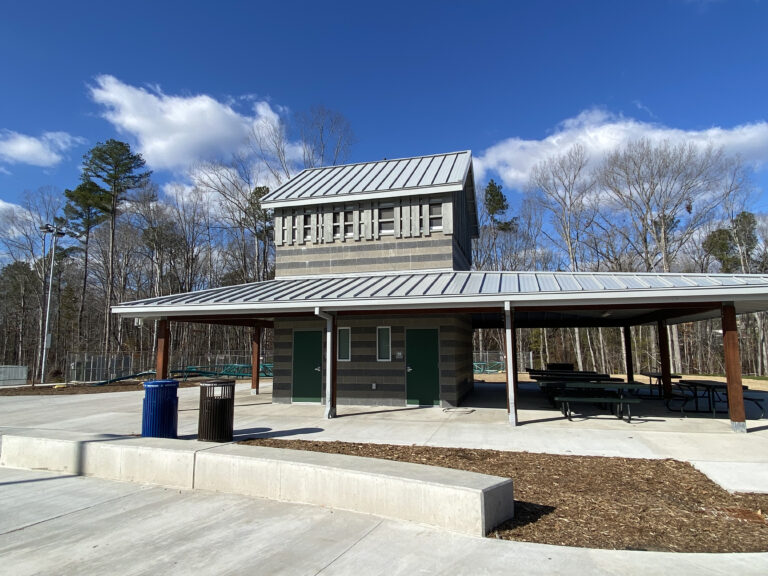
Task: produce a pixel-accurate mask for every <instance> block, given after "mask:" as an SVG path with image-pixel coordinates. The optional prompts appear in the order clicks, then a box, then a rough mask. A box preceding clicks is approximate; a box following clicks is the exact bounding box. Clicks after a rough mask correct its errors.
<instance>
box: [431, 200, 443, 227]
mask: <svg viewBox="0 0 768 576" xmlns="http://www.w3.org/2000/svg"><path fill="white" fill-rule="evenodd" d="M429 229H430V230H442V229H443V205H442V204H441V203H439V202H435V203H431V202H430V204H429Z"/></svg>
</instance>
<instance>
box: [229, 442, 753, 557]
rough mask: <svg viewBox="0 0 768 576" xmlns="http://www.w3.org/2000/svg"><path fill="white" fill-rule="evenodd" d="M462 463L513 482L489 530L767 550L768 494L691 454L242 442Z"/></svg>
mask: <svg viewBox="0 0 768 576" xmlns="http://www.w3.org/2000/svg"><path fill="white" fill-rule="evenodd" d="M243 443H244V444H252V445H257V446H272V447H277V448H291V449H296V450H314V451H318V452H330V453H333V454H351V455H355V456H366V457H370V458H385V459H388V460H399V461H404V462H414V463H417V464H428V465H432V466H442V467H446V468H458V469H461V470H470V471H472V472H481V473H483V474H492V475H495V476H502V477H509V478H512V479H513V480H514V482H515V519H514V520H513V521H511V522H509V523H506V524H504V525H502V526H499V527H498V528H497V529H496V530H494V531H493V532H491V534H489V536H490V537H492V538H494V537H495V538H503V539H507V540H522V541H526V542H540V543H543V544H557V545H563V546H579V547H588V548H607V549H624V550H657V551H670V552H765V551H768V514H766V512H768V494H767V495H758V494H729V493H728V492H726V491H725V490H723V489H721V488H720V487H718V486H717V485H716V484H714V483H713V482H712V481H710V480H709V479H708V478H707V477H706V476H704V475H703V474H701V473H700V472H698V471H697V470H696V469H695V468H693V467H692V466H691V465H690V464H687V463H683V462H678V461H676V460H641V459H629V458H602V457H594V456H557V455H551V454H531V453H528V452H501V451H497V450H471V449H460V448H432V447H425V446H392V445H387V444H358V443H345V442H312V441H305V440H277V439H258V440H256V439H254V440H247V441H244V442H243Z"/></svg>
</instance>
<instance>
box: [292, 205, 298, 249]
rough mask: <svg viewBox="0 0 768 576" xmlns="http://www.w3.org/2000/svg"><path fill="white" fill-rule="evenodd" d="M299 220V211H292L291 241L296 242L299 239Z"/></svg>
mask: <svg viewBox="0 0 768 576" xmlns="http://www.w3.org/2000/svg"><path fill="white" fill-rule="evenodd" d="M298 222H299V213H298V212H297V211H296V210H293V211H292V215H291V241H292V242H293V243H294V244H296V243H298V241H299V231H298V229H297V227H298Z"/></svg>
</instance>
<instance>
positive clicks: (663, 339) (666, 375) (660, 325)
mask: <svg viewBox="0 0 768 576" xmlns="http://www.w3.org/2000/svg"><path fill="white" fill-rule="evenodd" d="M656 327H657V329H658V333H659V356H660V357H661V386H662V389H663V390H664V398H669V397H670V396H672V377H671V375H672V370H671V368H670V365H669V336H668V335H667V323H666V322H665V321H664V320H659V321H657V322H656Z"/></svg>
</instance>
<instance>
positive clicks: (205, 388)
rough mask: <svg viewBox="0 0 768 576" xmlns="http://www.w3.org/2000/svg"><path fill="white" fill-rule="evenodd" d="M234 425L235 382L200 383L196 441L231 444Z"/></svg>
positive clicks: (211, 381)
mask: <svg viewBox="0 0 768 576" xmlns="http://www.w3.org/2000/svg"><path fill="white" fill-rule="evenodd" d="M234 423H235V381H234V380H208V381H207V382H201V383H200V419H199V421H198V425H197V439H198V440H203V441H206V442H232V432H233V427H234Z"/></svg>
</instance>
